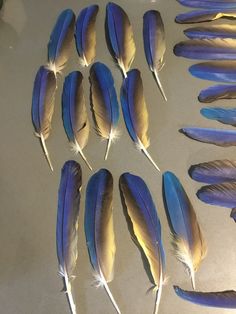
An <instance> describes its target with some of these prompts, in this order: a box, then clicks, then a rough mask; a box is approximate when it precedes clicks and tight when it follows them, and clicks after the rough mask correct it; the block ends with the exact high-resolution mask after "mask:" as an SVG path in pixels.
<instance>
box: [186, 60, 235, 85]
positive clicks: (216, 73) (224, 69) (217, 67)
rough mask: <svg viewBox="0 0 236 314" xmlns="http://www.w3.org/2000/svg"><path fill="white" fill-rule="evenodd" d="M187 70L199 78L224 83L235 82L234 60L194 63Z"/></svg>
mask: <svg viewBox="0 0 236 314" xmlns="http://www.w3.org/2000/svg"><path fill="white" fill-rule="evenodd" d="M189 72H190V73H191V74H192V75H193V76H195V77H197V78H200V79H203V80H210V81H216V82H224V83H236V62H235V61H218V62H217V61H215V62H204V63H198V64H194V65H192V66H191V67H190V68H189Z"/></svg>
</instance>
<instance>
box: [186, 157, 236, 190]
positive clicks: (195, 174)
mask: <svg viewBox="0 0 236 314" xmlns="http://www.w3.org/2000/svg"><path fill="white" fill-rule="evenodd" d="M189 175H190V177H191V178H192V179H193V180H196V181H198V182H204V183H210V184H217V183H223V182H227V181H236V160H228V159H224V160H214V161H209V162H203V163H201V164H197V165H193V166H191V167H190V169H189Z"/></svg>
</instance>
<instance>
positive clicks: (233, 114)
mask: <svg viewBox="0 0 236 314" xmlns="http://www.w3.org/2000/svg"><path fill="white" fill-rule="evenodd" d="M200 112H201V114H202V115H203V116H204V117H205V118H207V119H210V120H217V121H219V122H221V123H224V124H230V125H233V126H236V109H235V108H234V109H225V108H217V107H216V108H203V109H201V111H200Z"/></svg>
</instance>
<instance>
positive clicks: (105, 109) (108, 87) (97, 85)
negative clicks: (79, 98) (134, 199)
mask: <svg viewBox="0 0 236 314" xmlns="http://www.w3.org/2000/svg"><path fill="white" fill-rule="evenodd" d="M90 83H91V100H92V111H93V117H94V121H95V126H96V131H97V133H98V135H99V136H101V137H102V138H104V139H106V140H107V149H106V154H105V160H106V159H107V156H108V152H109V149H110V145H111V143H112V141H114V140H115V139H116V138H117V136H118V131H117V125H118V121H119V104H118V100H117V95H116V90H115V86H114V79H113V77H112V73H111V71H110V70H109V68H108V67H107V66H106V65H105V64H103V63H100V62H96V63H94V64H93V66H92V67H91V70H90Z"/></svg>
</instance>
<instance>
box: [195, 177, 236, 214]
mask: <svg viewBox="0 0 236 314" xmlns="http://www.w3.org/2000/svg"><path fill="white" fill-rule="evenodd" d="M197 197H198V198H199V199H200V200H201V201H203V202H204V203H207V204H210V205H216V206H222V207H227V208H235V207H236V182H225V183H220V184H212V185H206V186H203V187H202V188H201V189H199V190H198V191H197Z"/></svg>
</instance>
